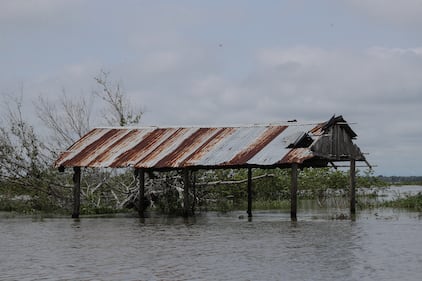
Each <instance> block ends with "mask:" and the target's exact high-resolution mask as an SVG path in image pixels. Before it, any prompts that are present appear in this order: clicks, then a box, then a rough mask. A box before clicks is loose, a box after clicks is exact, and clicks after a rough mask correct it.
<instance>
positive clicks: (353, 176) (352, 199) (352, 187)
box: [350, 159, 356, 217]
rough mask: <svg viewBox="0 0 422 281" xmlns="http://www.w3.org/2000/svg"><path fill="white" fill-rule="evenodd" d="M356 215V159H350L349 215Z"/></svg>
mask: <svg viewBox="0 0 422 281" xmlns="http://www.w3.org/2000/svg"><path fill="white" fill-rule="evenodd" d="M354 215H356V160H355V159H351V160H350V216H351V217H353V216H354Z"/></svg>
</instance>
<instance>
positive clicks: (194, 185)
mask: <svg viewBox="0 0 422 281" xmlns="http://www.w3.org/2000/svg"><path fill="white" fill-rule="evenodd" d="M192 195H193V202H192V214H195V207H196V172H193V179H192Z"/></svg>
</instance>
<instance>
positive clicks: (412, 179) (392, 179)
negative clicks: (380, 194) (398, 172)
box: [377, 175, 422, 185]
mask: <svg viewBox="0 0 422 281" xmlns="http://www.w3.org/2000/svg"><path fill="white" fill-rule="evenodd" d="M377 178H378V179H379V180H381V181H384V182H387V183H389V184H399V185H410V184H415V185H422V176H382V175H380V176H378V177H377Z"/></svg>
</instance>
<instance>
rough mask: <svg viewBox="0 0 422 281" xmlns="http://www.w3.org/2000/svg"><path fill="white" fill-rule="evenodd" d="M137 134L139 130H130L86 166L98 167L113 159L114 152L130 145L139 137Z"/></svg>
mask: <svg viewBox="0 0 422 281" xmlns="http://www.w3.org/2000/svg"><path fill="white" fill-rule="evenodd" d="M139 132H140V131H139V130H131V131H130V132H129V133H127V134H125V135H124V136H123V137H121V138H120V139H119V140H117V141H116V142H115V143H113V144H112V145H111V146H110V147H109V148H108V149H107V150H106V151H104V152H103V153H101V154H100V155H98V156H97V157H95V159H94V160H92V161H91V162H89V164H88V166H99V165H101V163H103V162H106V161H107V160H108V159H110V158H111V157H113V154H115V153H116V150H117V151H119V150H120V147H122V148H124V147H125V145H128V144H130V143H131V142H132V141H133V140H134V139H135V138H136V137H137V136H138V135H139Z"/></svg>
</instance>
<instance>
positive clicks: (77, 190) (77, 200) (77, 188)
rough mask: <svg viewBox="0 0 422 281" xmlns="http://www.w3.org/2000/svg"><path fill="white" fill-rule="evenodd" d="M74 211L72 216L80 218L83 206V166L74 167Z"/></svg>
mask: <svg viewBox="0 0 422 281" xmlns="http://www.w3.org/2000/svg"><path fill="white" fill-rule="evenodd" d="M72 191H73V212H72V218H74V219H77V218H79V212H80V208H81V167H73V190H72Z"/></svg>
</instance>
